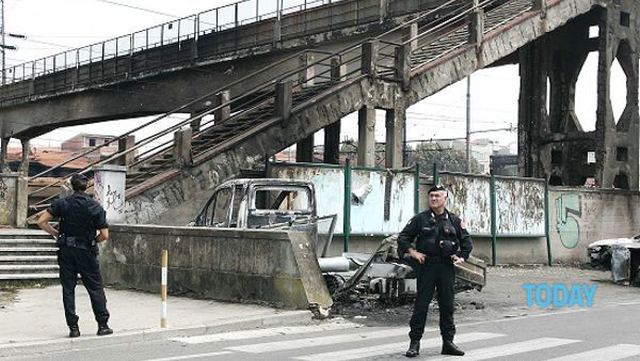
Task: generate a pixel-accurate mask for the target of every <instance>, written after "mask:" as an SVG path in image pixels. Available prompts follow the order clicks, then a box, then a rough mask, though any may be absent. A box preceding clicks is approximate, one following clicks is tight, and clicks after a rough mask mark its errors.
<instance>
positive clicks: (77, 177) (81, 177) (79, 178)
mask: <svg viewBox="0 0 640 361" xmlns="http://www.w3.org/2000/svg"><path fill="white" fill-rule="evenodd" d="M78 181H80V182H87V181H89V178H87V176H86V175H84V174H74V175H72V176H71V182H78Z"/></svg>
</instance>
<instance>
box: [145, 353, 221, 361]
mask: <svg viewBox="0 0 640 361" xmlns="http://www.w3.org/2000/svg"><path fill="white" fill-rule="evenodd" d="M230 353H231V352H229V351H218V352H209V353H199V354H193V355H184V356H174V357H163V358H154V359H148V360H146V361H178V360H188V359H192V358H203V357H214V356H221V355H228V354H230Z"/></svg>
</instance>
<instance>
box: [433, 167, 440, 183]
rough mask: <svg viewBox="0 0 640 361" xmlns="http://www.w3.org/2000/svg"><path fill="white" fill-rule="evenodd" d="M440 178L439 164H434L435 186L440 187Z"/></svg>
mask: <svg viewBox="0 0 640 361" xmlns="http://www.w3.org/2000/svg"><path fill="white" fill-rule="evenodd" d="M439 182H440V176H439V175H438V163H433V185H434V186H435V185H438V183H439Z"/></svg>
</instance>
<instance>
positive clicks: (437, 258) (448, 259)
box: [424, 255, 453, 263]
mask: <svg viewBox="0 0 640 361" xmlns="http://www.w3.org/2000/svg"><path fill="white" fill-rule="evenodd" d="M424 263H453V261H452V260H451V257H441V256H429V255H426V257H425V260H424Z"/></svg>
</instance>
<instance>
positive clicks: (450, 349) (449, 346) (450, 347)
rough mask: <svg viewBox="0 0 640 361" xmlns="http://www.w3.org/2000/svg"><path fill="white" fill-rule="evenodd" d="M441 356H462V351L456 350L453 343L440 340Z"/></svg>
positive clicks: (456, 347)
mask: <svg viewBox="0 0 640 361" xmlns="http://www.w3.org/2000/svg"><path fill="white" fill-rule="evenodd" d="M442 354H443V355H453V356H464V351H462V350H461V349H459V348H458V346H456V344H455V343H453V341H449V340H442Z"/></svg>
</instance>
